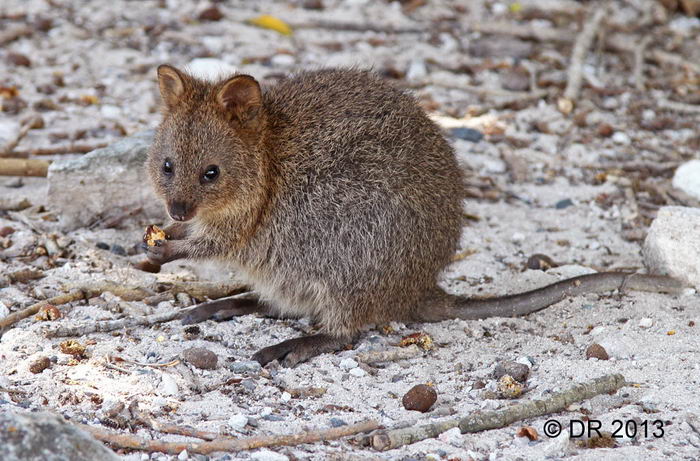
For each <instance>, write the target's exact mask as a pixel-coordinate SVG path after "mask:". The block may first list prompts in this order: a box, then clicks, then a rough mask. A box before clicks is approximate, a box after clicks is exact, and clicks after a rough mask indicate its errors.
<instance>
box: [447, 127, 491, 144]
mask: <svg viewBox="0 0 700 461" xmlns="http://www.w3.org/2000/svg"><path fill="white" fill-rule="evenodd" d="M450 134H451V135H452V136H454V137H455V138H459V139H463V140H465V141H470V142H479V141H481V140H482V139H484V134H483V133H482V132H481V131H478V130H475V129H473V128H467V127H457V128H452V129H451V130H450Z"/></svg>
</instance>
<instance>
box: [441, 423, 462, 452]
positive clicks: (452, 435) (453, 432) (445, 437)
mask: <svg viewBox="0 0 700 461" xmlns="http://www.w3.org/2000/svg"><path fill="white" fill-rule="evenodd" d="M438 440H440V441H441V442H442V443H449V444H450V445H452V446H455V447H460V446H462V443H463V441H464V437H463V436H462V433H461V432H460V430H459V428H458V427H453V428H452V429H450V430H448V431H445V432H443V433H442V434H440V435H439V436H438Z"/></svg>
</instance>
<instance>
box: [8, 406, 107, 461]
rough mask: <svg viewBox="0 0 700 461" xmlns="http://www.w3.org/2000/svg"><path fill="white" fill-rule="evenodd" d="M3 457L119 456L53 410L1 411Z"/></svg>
mask: <svg viewBox="0 0 700 461" xmlns="http://www.w3.org/2000/svg"><path fill="white" fill-rule="evenodd" d="M0 459H2V460H3V461H64V460H67V459H99V460H101V461H118V460H119V457H118V456H117V455H115V454H114V453H113V452H112V451H111V450H109V449H108V448H107V447H105V446H104V445H102V443H100V442H98V441H97V440H95V439H94V438H93V437H92V436H91V435H90V434H88V433H87V432H85V431H83V430H81V429H78V428H77V427H75V426H73V425H72V424H70V423H68V422H66V421H65V420H64V419H63V418H61V417H60V416H58V415H55V414H53V413H48V412H37V413H13V412H0Z"/></svg>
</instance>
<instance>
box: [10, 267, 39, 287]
mask: <svg viewBox="0 0 700 461" xmlns="http://www.w3.org/2000/svg"><path fill="white" fill-rule="evenodd" d="M43 277H44V273H43V272H42V271H38V270H34V269H22V270H18V271H15V272H12V273H9V274H7V275H1V276H0V288H4V287H6V286H9V285H12V284H15V283H27V282H29V281H31V280H38V279H40V278H43Z"/></svg>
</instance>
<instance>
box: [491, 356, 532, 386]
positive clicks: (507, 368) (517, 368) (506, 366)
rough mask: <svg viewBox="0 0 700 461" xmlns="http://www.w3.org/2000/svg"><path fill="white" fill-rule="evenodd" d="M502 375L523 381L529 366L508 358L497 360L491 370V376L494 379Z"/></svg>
mask: <svg viewBox="0 0 700 461" xmlns="http://www.w3.org/2000/svg"><path fill="white" fill-rule="evenodd" d="M504 375H510V376H511V377H512V378H513V379H514V380H516V381H518V382H520V383H524V382H525V381H527V377H528V376H529V375H530V367H528V366H527V365H523V364H522V363H518V362H512V361H510V360H506V361H503V362H499V363H498V365H496V369H495V370H494V371H493V376H494V378H496V379H500V378H501V376H504Z"/></svg>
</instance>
